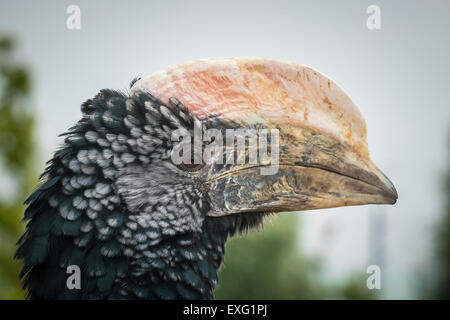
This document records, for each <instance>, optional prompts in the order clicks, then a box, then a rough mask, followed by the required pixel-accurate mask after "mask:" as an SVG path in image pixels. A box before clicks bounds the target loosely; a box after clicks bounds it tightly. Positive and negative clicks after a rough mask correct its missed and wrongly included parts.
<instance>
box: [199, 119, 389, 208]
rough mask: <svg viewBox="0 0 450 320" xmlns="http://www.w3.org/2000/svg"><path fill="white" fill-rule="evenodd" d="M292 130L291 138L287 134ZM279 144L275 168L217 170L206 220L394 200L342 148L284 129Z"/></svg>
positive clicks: (379, 178) (381, 178)
mask: <svg viewBox="0 0 450 320" xmlns="http://www.w3.org/2000/svg"><path fill="white" fill-rule="evenodd" d="M287 131H289V132H287ZM293 131H294V132H296V133H297V134H296V135H292V132H293ZM279 140H280V148H279V161H278V162H279V163H278V165H273V164H267V165H257V166H252V165H240V166H223V167H222V168H220V169H218V170H216V171H215V172H214V174H212V175H211V176H210V178H209V180H208V182H207V185H208V194H210V195H211V196H210V199H211V200H210V204H211V210H210V212H209V213H208V215H210V216H222V215H227V214H234V213H242V212H282V211H299V210H311V209H322V208H332V207H341V206H354V205H364V204H394V203H395V202H396V201H397V191H396V190H395V187H394V186H393V184H392V183H391V182H390V181H389V179H388V178H387V177H386V176H385V175H384V174H383V172H382V171H381V170H380V169H378V167H377V166H376V165H375V164H374V163H373V162H372V161H371V160H370V159H369V158H365V157H362V156H361V155H359V154H357V153H355V152H354V151H353V150H352V149H351V148H349V147H348V146H346V145H345V144H342V143H339V142H337V141H336V140H335V139H333V138H331V137H329V136H327V135H324V134H321V133H320V132H314V131H311V130H307V129H299V128H295V127H286V125H285V126H284V129H283V130H281V131H280V137H279ZM262 169H266V172H268V173H269V174H264V171H263V170H262ZM269 169H270V170H269ZM270 172H273V174H270Z"/></svg>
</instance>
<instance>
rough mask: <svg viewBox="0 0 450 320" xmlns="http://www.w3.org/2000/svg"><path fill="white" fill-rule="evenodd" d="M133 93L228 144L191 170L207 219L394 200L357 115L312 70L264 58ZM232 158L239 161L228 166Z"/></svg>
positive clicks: (151, 82) (191, 69) (149, 82)
mask: <svg viewBox="0 0 450 320" xmlns="http://www.w3.org/2000/svg"><path fill="white" fill-rule="evenodd" d="M132 92H133V93H137V92H150V93H152V94H154V95H156V96H157V97H158V98H159V99H161V100H162V101H163V102H164V103H165V104H171V105H172V106H173V107H174V108H175V109H176V108H179V107H182V108H184V110H187V111H188V112H189V114H190V115H191V116H192V117H193V118H195V119H196V120H195V121H193V125H192V127H191V128H188V127H187V128H185V129H186V130H189V131H190V132H191V133H192V132H193V131H194V128H193V127H195V124H196V125H197V126H198V127H201V126H203V132H206V135H208V134H207V133H208V130H209V132H211V131H212V132H213V133H212V134H210V136H211V135H213V136H214V137H215V140H214V141H215V142H218V141H219V142H221V143H217V144H215V145H213V146H212V144H211V143H210V144H209V145H208V144H207V143H208V142H210V140H211V139H209V140H208V138H210V137H207V138H206V139H205V138H204V139H203V140H202V141H201V142H200V143H197V145H195V144H196V142H192V144H193V149H196V147H197V146H199V147H200V149H202V150H203V151H204V150H205V149H208V148H209V149H208V152H209V151H211V150H213V152H212V153H211V154H212V156H210V161H205V159H204V158H205V157H206V155H209V153H208V154H206V153H205V152H203V153H202V152H200V155H201V156H202V155H203V158H202V162H197V165H195V164H191V165H190V166H189V167H186V166H184V170H185V175H186V176H188V179H189V177H190V178H191V179H192V180H195V181H196V182H195V185H197V186H200V187H197V188H196V190H197V191H198V192H199V193H200V194H203V195H204V197H203V199H206V200H205V201H207V205H208V211H207V212H206V214H207V215H208V216H224V215H230V214H245V213H248V212H280V211H298V210H310V209H321V208H331V207H339V206H351V205H363V204H393V203H395V202H396V199H397V192H396V190H395V188H394V186H393V184H392V183H391V182H390V181H389V179H388V178H387V177H386V176H385V175H384V174H383V172H382V171H381V170H380V169H378V167H377V166H376V165H375V164H374V163H373V162H372V160H371V159H370V156H369V152H368V147H367V141H366V123H365V121H364V118H363V116H362V115H361V113H360V111H359V108H358V107H357V106H356V105H355V104H354V103H353V101H352V100H351V99H350V98H349V97H348V95H347V94H346V93H345V92H344V91H343V90H342V89H341V88H340V87H339V86H337V85H336V84H335V83H334V82H333V81H332V80H330V79H329V78H327V77H326V76H324V75H323V74H321V73H319V72H318V71H316V70H314V69H312V68H309V67H306V66H302V65H298V64H295V63H286V62H280V61H275V60H266V59H258V58H231V59H207V60H198V61H194V62H188V63H184V64H181V65H176V66H172V67H169V68H166V69H164V70H162V71H160V72H156V73H154V74H152V75H150V76H148V77H145V78H143V79H140V80H139V81H137V82H136V83H135V84H134V85H133V87H132ZM171 102H172V103H171ZM197 119H198V120H197ZM205 129H206V130H205ZM211 129H216V131H214V130H211ZM227 130H228V131H227ZM229 131H231V132H232V133H234V134H235V137H236V140H233V141H237V140H239V138H238V136H239V135H240V136H241V137H242V136H243V138H244V139H242V140H241V141H245V142H246V145H245V146H246V149H244V152H243V153H242V152H241V154H238V152H236V155H234V153H233V150H234V151H237V150H236V148H235V145H234V144H233V143H230V140H229V139H228V140H227V139H226V138H225V137H226V135H227V132H229ZM198 132H202V131H201V129H199V130H198ZM218 132H220V133H219V134H218ZM218 136H219V138H218ZM194 138H195V137H194ZM260 138H265V140H266V141H265V143H264V141H261V140H260ZM204 140H206V142H204ZM191 141H193V140H191ZM222 150H223V151H222ZM267 150H268V151H267ZM218 151H220V152H218ZM241 151H242V150H241ZM214 152H215V153H214ZM230 153H231V157H232V160H234V161H228V162H227V159H228V160H229V159H230V157H228V158H227V155H228V156H229V155H230ZM266 153H267V154H270V156H268V157H265V158H263V157H261V155H264V154H266ZM214 154H216V156H214ZM217 154H219V156H217ZM251 154H253V155H254V156H255V157H256V158H257V159H256V161H253V162H252V161H249V159H250V158H251ZM222 155H224V156H223V157H222ZM233 157H234V158H233ZM239 157H240V158H241V159H240V160H242V161H239ZM211 159H212V161H211ZM218 160H219V161H218ZM245 160H247V161H245ZM254 160H255V159H254ZM178 168H180V167H178ZM180 170H183V167H181V169H180Z"/></svg>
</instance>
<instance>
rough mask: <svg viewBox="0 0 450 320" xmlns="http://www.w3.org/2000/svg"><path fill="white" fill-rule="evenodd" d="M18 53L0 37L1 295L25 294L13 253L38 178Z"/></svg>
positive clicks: (24, 75)
mask: <svg viewBox="0 0 450 320" xmlns="http://www.w3.org/2000/svg"><path fill="white" fill-rule="evenodd" d="M14 55H15V43H14V41H13V40H12V39H11V38H9V37H0V173H1V176H2V179H1V183H2V193H3V194H2V195H1V196H0V299H21V298H23V297H24V293H23V292H22V290H21V287H20V281H19V277H18V274H19V270H20V263H19V262H18V261H15V260H13V258H12V257H13V255H14V251H15V243H16V241H17V240H18V238H19V236H20V234H21V233H22V231H23V225H22V224H21V223H20V220H21V218H22V215H23V206H22V202H23V200H24V199H25V198H26V196H27V194H29V192H30V191H31V189H32V187H33V183H34V182H35V179H36V175H35V170H34V164H35V157H34V155H35V149H34V141H33V132H34V117H33V115H32V110H31V109H30V108H29V104H30V98H29V96H30V91H31V83H30V76H29V72H28V71H27V68H26V67H25V66H23V65H21V64H19V63H16V62H15V60H14ZM5 190H8V192H6V194H7V195H5V194H4V193H5V192H4V191H5Z"/></svg>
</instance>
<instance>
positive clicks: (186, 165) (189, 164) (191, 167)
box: [178, 146, 205, 172]
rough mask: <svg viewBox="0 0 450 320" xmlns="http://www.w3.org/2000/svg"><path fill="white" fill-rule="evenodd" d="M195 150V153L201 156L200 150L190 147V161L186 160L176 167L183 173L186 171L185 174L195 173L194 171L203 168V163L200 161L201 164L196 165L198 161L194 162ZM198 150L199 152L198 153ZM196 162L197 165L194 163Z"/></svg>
mask: <svg viewBox="0 0 450 320" xmlns="http://www.w3.org/2000/svg"><path fill="white" fill-rule="evenodd" d="M196 150H197V152H200V154H202V151H201V149H198V148H196V147H194V146H191V154H190V159H189V160H187V161H186V162H181V163H180V164H179V165H178V168H180V169H181V170H183V171H187V172H196V171H200V170H201V169H202V168H203V167H204V166H205V163H204V161H203V159H202V162H201V163H198V161H195V156H194V154H195V151H196ZM199 150H200V151H199ZM181 157H183V151H181ZM196 162H197V163H196Z"/></svg>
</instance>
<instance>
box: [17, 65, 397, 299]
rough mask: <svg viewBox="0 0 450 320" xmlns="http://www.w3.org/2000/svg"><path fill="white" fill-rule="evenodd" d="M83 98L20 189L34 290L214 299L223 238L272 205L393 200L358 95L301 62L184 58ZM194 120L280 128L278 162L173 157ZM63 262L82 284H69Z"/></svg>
mask: <svg viewBox="0 0 450 320" xmlns="http://www.w3.org/2000/svg"><path fill="white" fill-rule="evenodd" d="M81 111H82V118H81V120H79V121H78V122H77V124H76V125H75V126H73V127H72V128H70V129H69V130H68V132H66V133H64V134H63V136H65V140H64V145H63V146H62V147H61V148H60V149H59V150H58V151H57V152H55V153H54V156H53V158H52V159H51V160H50V161H49V162H48V165H47V167H46V169H45V171H44V173H43V174H42V176H41V178H43V179H44V180H45V181H44V183H43V184H42V185H40V187H38V188H37V189H36V191H35V192H34V193H32V195H31V196H30V197H29V198H28V199H27V200H26V201H25V204H27V205H28V206H27V208H26V210H25V214H24V220H26V221H28V223H27V227H26V231H25V233H24V234H23V235H22V237H21V238H20V240H19V241H18V245H19V247H18V249H17V252H16V258H18V259H21V260H23V269H22V272H21V277H22V278H23V285H24V289H26V290H27V292H28V298H31V299H210V298H212V297H213V290H214V287H215V285H216V284H217V270H218V268H219V267H220V265H221V263H222V261H223V259H224V245H225V242H226V241H227V239H228V238H229V237H230V236H233V235H234V234H236V233H241V232H243V231H246V230H248V229H251V228H253V227H256V226H260V225H261V224H262V223H263V220H264V218H265V217H266V216H267V215H270V214H272V213H277V212H285V211H298V210H309V209H319V208H331V207H339V206H352V205H363V204H394V203H395V202H396V200H397V192H396V190H395V188H394V186H393V184H392V183H391V182H390V181H389V179H388V178H387V177H386V176H385V175H384V174H383V173H382V172H381V171H380V170H379V169H378V168H377V166H376V165H375V164H374V163H373V162H372V161H371V160H370V157H369V152H368V147H367V142H366V124H365V121H364V119H363V117H362V115H361V113H360V111H359V109H358V107H357V106H356V105H355V104H354V103H353V102H352V100H351V99H350V98H349V97H348V96H347V94H345V93H344V91H343V90H342V89H341V88H340V87H338V86H337V85H336V84H335V83H334V82H333V81H332V80H330V79H328V78H327V77H326V76H324V75H322V74H321V73H319V72H318V71H316V70H314V69H312V68H309V67H306V66H303V65H299V64H296V63H288V62H280V61H276V60H267V59H260V58H226V59H204V60H197V61H194V62H187V63H183V64H180V65H176V66H171V67H168V68H166V69H163V70H162V71H159V72H156V73H153V74H151V75H150V76H148V77H145V78H141V79H137V80H136V81H134V82H132V84H131V86H130V90H129V92H128V93H121V92H118V91H113V90H106V89H104V90H101V91H100V92H99V93H98V94H97V95H96V96H95V97H94V98H93V99H89V100H87V101H86V102H84V103H83V104H82V106H81ZM196 126H197V127H200V128H202V130H205V129H211V128H215V129H220V130H224V129H231V128H234V129H236V128H241V129H242V128H244V129H245V128H270V129H277V130H278V132H279V134H278V139H279V141H278V143H279V150H278V171H277V172H276V173H275V174H270V175H263V174H261V172H260V170H259V169H261V168H262V167H265V166H268V164H267V163H259V164H258V165H255V164H249V163H247V162H245V161H244V163H242V162H241V163H238V164H233V163H228V162H226V163H220V161H209V162H204V161H200V163H198V162H196V163H184V162H183V163H181V164H176V163H174V161H173V160H172V157H171V155H172V154H173V150H174V146H175V141H174V140H173V139H172V136H171V135H172V133H173V132H174V130H184V132H192V130H193V128H195V127H196ZM208 143H211V141H209V142H208V141H204V142H201V147H204V146H205V145H206V144H208ZM227 150H229V149H227ZM227 152H228V151H225V153H227ZM249 254H251V253H250V252H249ZM69 266H78V267H79V268H80V275H81V279H80V282H81V286H80V288H70V289H69V287H68V286H67V283H66V282H67V278H68V276H69V274H68V273H67V268H68V267H69Z"/></svg>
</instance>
